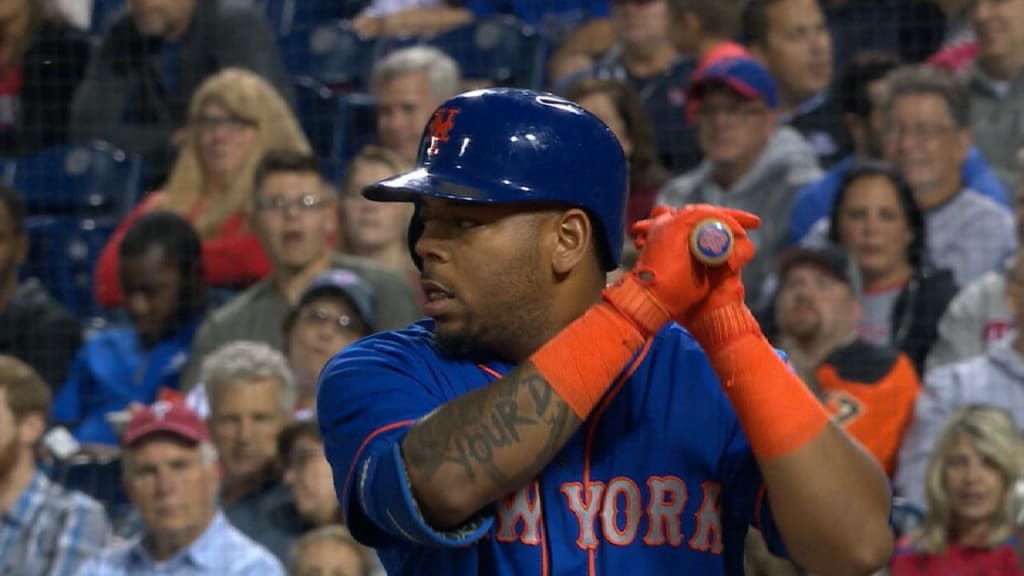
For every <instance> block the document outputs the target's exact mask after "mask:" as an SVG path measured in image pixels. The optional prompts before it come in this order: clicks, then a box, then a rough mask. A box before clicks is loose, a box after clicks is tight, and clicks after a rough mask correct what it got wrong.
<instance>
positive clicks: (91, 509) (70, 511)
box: [0, 355, 110, 576]
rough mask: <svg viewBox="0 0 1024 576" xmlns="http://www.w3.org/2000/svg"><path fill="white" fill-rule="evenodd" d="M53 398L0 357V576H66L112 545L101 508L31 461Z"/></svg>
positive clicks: (24, 367)
mask: <svg viewBox="0 0 1024 576" xmlns="http://www.w3.org/2000/svg"><path fill="white" fill-rule="evenodd" d="M50 399H51V396H50V387H49V386H48V385H47V384H46V383H45V382H43V380H42V378H41V377H40V376H39V374H38V373H37V372H36V371H35V370H33V369H32V368H31V367H30V366H29V365H28V364H26V363H25V362H22V361H21V360H18V359H17V358H15V357H13V356H6V355H2V356H0V454H2V455H3V456H2V457H0V574H12V575H14V574H17V575H19V576H20V575H22V574H25V575H32V576H58V575H59V576H64V575H66V574H70V573H72V572H74V570H75V569H76V568H78V566H79V564H80V563H81V562H82V561H83V560H85V559H86V558H87V557H88V556H90V555H91V554H93V553H95V552H96V551H98V550H99V549H101V548H102V547H103V546H105V545H106V544H107V542H108V540H109V539H110V523H109V522H108V521H107V515H106V512H105V511H104V509H103V506H101V505H100V504H99V502H96V501H95V500H93V499H91V498H89V497H88V496H86V495H85V494H81V493H79V492H75V491H72V490H67V489H65V488H64V487H63V486H61V485H59V484H56V483H54V482H51V481H50V480H49V479H48V478H47V477H46V475H45V474H44V473H43V472H42V470H41V469H40V468H39V466H38V464H37V462H36V449H37V448H38V446H39V444H40V442H41V440H42V435H43V432H44V431H45V430H46V415H47V413H48V412H49V411H50Z"/></svg>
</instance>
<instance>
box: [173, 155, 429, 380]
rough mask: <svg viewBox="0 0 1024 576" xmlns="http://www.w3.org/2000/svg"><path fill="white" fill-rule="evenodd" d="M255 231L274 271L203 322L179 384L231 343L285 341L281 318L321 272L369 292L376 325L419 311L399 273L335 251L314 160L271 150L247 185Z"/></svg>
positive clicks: (402, 321) (403, 321) (400, 322)
mask: <svg viewBox="0 0 1024 576" xmlns="http://www.w3.org/2000/svg"><path fill="white" fill-rule="evenodd" d="M253 186H254V187H255V191H254V205H255V206H254V216H253V226H254V228H255V230H256V232H257V234H259V236H260V238H261V240H262V242H263V247H264V250H265V251H266V253H267V255H268V256H269V257H270V261H271V262H272V263H273V266H274V269H273V271H272V272H271V274H270V276H268V277H267V278H265V279H263V280H261V281H260V282H258V283H256V284H254V285H253V286H251V287H249V288H248V289H247V290H246V291H245V292H242V293H241V294H239V295H238V296H236V297H235V298H234V299H233V300H231V301H229V302H228V303H227V304H225V305H224V306H223V307H221V308H220V309H218V310H216V311H214V312H213V314H211V315H210V316H208V317H207V319H206V321H205V322H203V325H202V326H201V327H200V328H199V331H198V332H197V333H196V337H195V340H194V341H193V343H192V354H191V355H190V357H189V364H188V366H186V367H185V372H184V374H183V375H182V378H181V386H182V387H183V388H185V389H190V388H192V387H193V386H194V385H195V384H196V380H197V376H198V370H199V365H200V363H201V362H202V360H203V358H204V357H205V356H206V355H208V354H209V353H211V352H212V351H213V350H215V349H216V348H218V347H220V346H221V345H222V344H226V343H228V342H232V341H235V340H256V341H261V342H266V343H268V344H270V345H271V346H274V347H275V348H279V349H280V348H281V347H282V345H283V344H284V342H283V340H284V338H283V336H282V326H283V323H284V319H285V316H287V314H288V311H289V310H290V309H291V307H292V306H293V305H294V304H295V302H297V301H298V299H299V296H300V295H301V294H302V292H303V291H304V290H305V289H306V286H307V285H308V284H309V282H310V281H312V280H313V278H315V277H316V276H317V275H318V274H320V273H321V272H323V271H325V270H328V269H330V268H344V269H348V270H351V271H352V272H355V273H356V274H357V275H358V276H359V277H360V278H362V279H363V280H364V281H366V283H367V284H368V285H370V286H371V287H372V288H373V293H374V295H375V297H376V301H375V305H374V313H375V317H376V318H377V326H376V328H377V329H379V330H391V329H396V328H403V327H405V326H406V325H408V324H410V323H412V322H414V321H416V320H417V319H419V318H420V316H421V314H420V307H419V303H418V302H417V301H416V296H415V294H414V293H413V291H412V288H411V287H410V286H409V284H408V282H407V281H406V280H405V278H403V277H402V276H401V275H400V274H398V273H397V272H392V271H390V270H386V269H385V268H383V267H381V266H379V265H377V264H374V263H372V262H369V261H368V260H364V259H362V258H357V257H354V256H347V255H341V254H336V253H335V252H334V251H333V250H332V247H333V244H332V242H333V239H334V237H335V236H336V234H337V225H338V217H337V198H336V194H335V192H334V191H333V189H332V188H331V187H330V186H329V185H328V184H327V183H326V182H324V180H323V178H322V177H321V175H320V166H319V162H318V161H317V159H316V157H315V156H312V155H307V154H303V153H300V152H294V151H286V150H276V151H270V152H268V153H267V154H266V156H265V157H264V158H263V160H262V162H261V163H260V165H259V166H258V167H257V168H256V176H255V178H254V180H253Z"/></svg>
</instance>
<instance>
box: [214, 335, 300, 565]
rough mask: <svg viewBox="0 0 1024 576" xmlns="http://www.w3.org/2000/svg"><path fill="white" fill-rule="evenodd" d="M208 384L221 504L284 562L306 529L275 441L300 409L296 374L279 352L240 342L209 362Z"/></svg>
mask: <svg viewBox="0 0 1024 576" xmlns="http://www.w3.org/2000/svg"><path fill="white" fill-rule="evenodd" d="M202 379H203V386H204V390H205V391H206V394H207V398H208V399H209V418H208V419H207V421H208V422H209V425H210V431H211V432H212V433H213V443H214V445H215V446H216V447H217V451H218V452H219V453H220V455H221V465H222V469H223V474H224V476H223V482H222V485H221V491H220V503H221V506H224V511H225V513H226V514H227V517H228V519H229V520H230V521H231V524H232V525H233V526H235V527H236V528H238V529H239V530H241V531H242V533H243V534H245V535H247V536H249V537H250V538H252V539H253V540H255V541H256V542H258V543H259V544H260V545H262V546H265V547H266V548H267V549H268V550H270V551H271V552H272V553H273V554H274V555H275V556H277V558H278V559H280V560H282V562H283V561H285V560H287V553H288V549H289V548H290V547H291V544H292V542H293V541H294V540H295V538H297V537H298V535H299V534H300V533H301V531H302V527H301V524H300V520H299V516H298V514H297V512H296V510H295V505H294V503H293V502H292V499H291V494H290V493H289V492H288V488H287V487H286V486H284V485H283V484H282V483H281V463H280V462H279V461H278V459H277V437H278V435H279V434H280V433H281V430H283V429H284V427H285V426H286V425H287V424H288V423H289V422H290V421H291V419H292V414H293V413H294V410H295V377H294V375H293V374H292V372H291V370H289V368H288V364H287V361H286V360H285V359H284V356H282V355H281V353H280V352H278V351H277V350H274V349H273V348H271V347H269V346H267V345H266V344H263V343H261V342H249V341H245V340H240V341H237V342H232V343H230V344H226V345H224V346H222V347H221V348H219V349H217V350H216V351H215V352H214V353H213V354H211V355H210V356H209V357H207V358H206V360H204V361H203V372H202Z"/></svg>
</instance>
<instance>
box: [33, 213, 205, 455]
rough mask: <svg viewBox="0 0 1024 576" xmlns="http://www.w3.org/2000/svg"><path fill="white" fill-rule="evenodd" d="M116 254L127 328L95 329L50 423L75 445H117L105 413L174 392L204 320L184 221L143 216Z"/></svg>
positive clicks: (197, 248)
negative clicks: (57, 425)
mask: <svg viewBox="0 0 1024 576" xmlns="http://www.w3.org/2000/svg"><path fill="white" fill-rule="evenodd" d="M119 251H120V253H119V256H120V270H119V276H120V284H121V289H122V292H123V293H124V295H125V305H126V308H127V312H128V316H129V317H130V318H131V321H132V326H131V327H125V328H112V329H108V330H104V331H101V332H99V333H97V334H96V335H95V336H93V338H92V339H90V340H89V341H88V342H87V343H86V345H85V347H84V348H82V350H81V351H79V353H78V355H77V356H76V358H75V362H74V364H73V365H72V367H71V374H70V376H69V377H68V379H67V381H66V382H65V383H64V386H63V387H62V388H61V390H60V393H59V394H58V395H57V399H56V400H55V401H54V406H53V421H54V422H57V423H62V424H65V425H67V426H69V427H70V428H72V430H73V432H74V435H75V437H76V438H77V439H78V441H79V442H81V443H93V444H108V445H116V444H117V435H116V434H115V432H114V429H113V428H112V427H111V426H110V424H109V423H108V422H107V417H108V415H109V414H111V413H112V412H117V411H120V410H123V409H125V408H127V407H128V405H129V404H131V403H133V402H138V403H140V404H150V403H152V402H154V401H155V400H157V399H158V398H159V397H160V395H161V392H162V391H164V390H176V389H177V388H178V381H179V379H180V375H181V372H182V370H183V369H184V367H185V365H186V364H187V361H188V355H189V350H190V349H191V347H192V338H193V336H194V335H195V333H196V331H197V330H198V327H199V325H200V323H201V322H202V320H203V317H204V316H205V313H204V312H205V310H206V302H207V298H206V283H205V281H204V280H203V272H202V249H201V243H200V240H199V236H198V234H197V233H196V231H195V230H194V229H193V228H192V225H191V224H189V222H188V221H187V220H186V219H185V218H183V217H182V216H179V215H178V214H176V213H173V212H162V211H154V212H150V213H147V214H145V215H143V216H141V217H140V218H139V219H138V220H136V221H135V222H134V223H133V224H132V225H131V226H130V227H129V228H128V230H127V231H126V232H125V235H124V239H123V240H122V242H121V245H120V248H119Z"/></svg>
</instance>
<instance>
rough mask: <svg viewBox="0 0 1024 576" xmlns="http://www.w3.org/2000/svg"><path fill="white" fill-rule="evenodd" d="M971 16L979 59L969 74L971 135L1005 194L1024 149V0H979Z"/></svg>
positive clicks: (1011, 186) (1011, 187) (1011, 185)
mask: <svg viewBox="0 0 1024 576" xmlns="http://www.w3.org/2000/svg"><path fill="white" fill-rule="evenodd" d="M969 17H970V21H971V25H972V28H973V29H974V34H975V37H976V38H977V45H978V58H977V60H976V62H975V63H974V65H972V66H971V67H970V68H969V69H968V70H967V73H966V76H967V86H968V90H969V91H970V101H971V104H970V106H971V114H970V126H971V132H972V133H973V134H974V137H975V139H976V140H977V143H978V147H979V148H981V151H982V152H983V153H984V154H985V157H986V158H988V160H989V161H990V162H992V166H993V167H994V168H995V170H996V173H997V174H998V175H999V178H1000V180H1002V181H1003V184H1004V185H1005V186H1006V189H1007V190H1014V189H1015V188H1016V184H1017V176H1018V174H1017V160H1016V158H1015V154H1016V153H1017V150H1018V149H1020V148H1021V147H1024V123H1022V122H1021V115H1022V114H1024V0H976V1H974V2H971V3H970V10H969Z"/></svg>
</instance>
